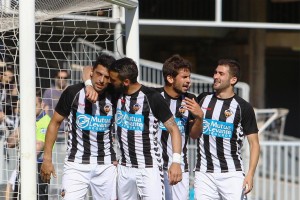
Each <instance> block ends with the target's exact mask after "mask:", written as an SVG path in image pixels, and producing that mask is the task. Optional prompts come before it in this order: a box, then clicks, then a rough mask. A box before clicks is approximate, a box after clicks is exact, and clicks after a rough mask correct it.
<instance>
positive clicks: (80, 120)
mask: <svg viewBox="0 0 300 200" xmlns="http://www.w3.org/2000/svg"><path fill="white" fill-rule="evenodd" d="M111 119H112V116H100V115H95V116H92V115H89V114H82V113H79V112H77V113H76V124H77V126H78V127H79V128H80V129H82V130H86V131H95V132H104V131H108V130H109V127H110V124H111Z"/></svg>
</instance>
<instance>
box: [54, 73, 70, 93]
mask: <svg viewBox="0 0 300 200" xmlns="http://www.w3.org/2000/svg"><path fill="white" fill-rule="evenodd" d="M67 79H68V74H67V73H66V72H64V71H62V72H59V73H58V74H57V77H56V80H55V83H56V86H57V87H58V88H60V89H62V90H63V89H65V88H66V87H67V86H68V80H67Z"/></svg>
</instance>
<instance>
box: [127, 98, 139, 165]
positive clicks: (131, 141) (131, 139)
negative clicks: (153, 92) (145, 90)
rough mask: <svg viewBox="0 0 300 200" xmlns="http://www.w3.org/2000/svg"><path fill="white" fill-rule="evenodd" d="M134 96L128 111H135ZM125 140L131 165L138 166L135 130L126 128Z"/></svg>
mask: <svg viewBox="0 0 300 200" xmlns="http://www.w3.org/2000/svg"><path fill="white" fill-rule="evenodd" d="M136 101H137V99H136V97H133V96H132V97H131V99H130V105H129V109H130V110H129V113H131V114H133V113H135V112H134V111H133V109H132V108H133V105H134V104H136ZM127 141H128V151H129V158H130V162H131V164H132V165H133V166H138V162H137V157H136V150H135V132H134V131H133V130H127Z"/></svg>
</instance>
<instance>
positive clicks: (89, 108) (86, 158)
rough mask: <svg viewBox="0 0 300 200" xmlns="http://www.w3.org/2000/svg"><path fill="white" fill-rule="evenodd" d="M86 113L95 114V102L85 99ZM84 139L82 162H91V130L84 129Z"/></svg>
mask: <svg viewBox="0 0 300 200" xmlns="http://www.w3.org/2000/svg"><path fill="white" fill-rule="evenodd" d="M84 103H85V107H84V113H85V114H89V115H92V114H93V104H92V103H91V102H90V101H89V100H87V99H85V102H84ZM82 141H83V155H82V163H83V164H89V163H90V156H91V142H90V131H86V130H82Z"/></svg>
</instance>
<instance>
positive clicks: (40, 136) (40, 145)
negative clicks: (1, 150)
mask: <svg viewBox="0 0 300 200" xmlns="http://www.w3.org/2000/svg"><path fill="white" fill-rule="evenodd" d="M43 108H44V103H43V102H42V98H41V94H40V92H39V91H37V93H36V129H35V132H36V155H37V164H38V165H37V166H38V171H37V172H39V171H40V168H41V165H42V162H43V153H44V143H45V136H46V130H47V127H48V125H49V123H50V119H51V118H50V116H49V115H47V114H46V112H45V110H44V109H43ZM19 140H20V129H19V128H18V129H16V130H15V131H14V132H13V133H12V134H10V135H9V137H8V138H7V147H8V148H14V147H16V146H18V145H19ZM19 169H20V166H19ZM19 171H20V170H19ZM19 176H20V173H17V175H15V180H16V181H15V184H13V181H11V180H10V181H9V184H10V185H8V186H7V187H9V186H10V187H14V190H13V191H14V194H13V196H14V198H16V199H17V197H18V196H19V199H20V195H21V192H20V188H21V187H20V183H19V180H20V178H19ZM11 179H13V178H11ZM37 180H38V181H37V182H38V186H37V189H38V191H37V192H38V200H47V199H48V184H47V183H44V182H43V181H42V180H41V178H40V174H39V173H38V179H37ZM8 189H10V188H8ZM7 193H8V192H7Z"/></svg>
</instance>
